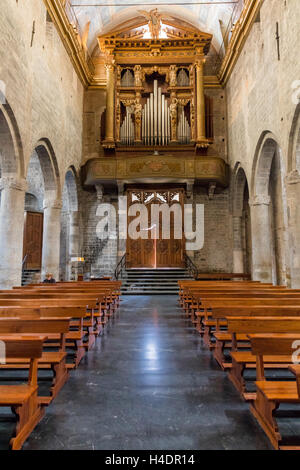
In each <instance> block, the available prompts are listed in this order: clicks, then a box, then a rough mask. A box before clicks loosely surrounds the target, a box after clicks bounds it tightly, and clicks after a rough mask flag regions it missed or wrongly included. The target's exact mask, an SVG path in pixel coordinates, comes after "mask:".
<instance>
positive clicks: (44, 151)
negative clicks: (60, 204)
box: [34, 138, 61, 199]
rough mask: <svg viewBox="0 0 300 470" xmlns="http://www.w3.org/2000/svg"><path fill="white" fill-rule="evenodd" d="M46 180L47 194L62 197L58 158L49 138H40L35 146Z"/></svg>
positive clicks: (57, 197)
mask: <svg viewBox="0 0 300 470" xmlns="http://www.w3.org/2000/svg"><path fill="white" fill-rule="evenodd" d="M34 151H35V152H36V154H37V156H38V159H39V162H40V166H41V170H42V174H43V180H44V188H45V196H48V197H49V196H51V195H52V197H53V199H60V197H61V187H60V177H59V169H58V164H57V159H56V155H55V152H54V150H53V147H52V145H51V143H50V141H49V139H46V138H43V139H40V140H39V141H38V142H37V143H36V145H35V147H34Z"/></svg>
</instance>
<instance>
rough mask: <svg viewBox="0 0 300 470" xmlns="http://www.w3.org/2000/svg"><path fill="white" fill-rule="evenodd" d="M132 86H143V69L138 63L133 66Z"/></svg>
mask: <svg viewBox="0 0 300 470" xmlns="http://www.w3.org/2000/svg"><path fill="white" fill-rule="evenodd" d="M134 86H136V87H142V86H143V71H142V67H141V66H140V65H136V66H135V67H134Z"/></svg>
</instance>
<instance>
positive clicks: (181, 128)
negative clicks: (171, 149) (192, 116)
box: [177, 107, 191, 144]
mask: <svg viewBox="0 0 300 470" xmlns="http://www.w3.org/2000/svg"><path fill="white" fill-rule="evenodd" d="M177 136H178V142H179V143H180V144H189V143H190V139H191V128H190V125H189V123H188V120H187V118H186V116H185V112H184V108H183V107H181V109H180V110H179V112H178V131H177Z"/></svg>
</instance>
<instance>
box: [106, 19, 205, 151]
mask: <svg viewBox="0 0 300 470" xmlns="http://www.w3.org/2000/svg"><path fill="white" fill-rule="evenodd" d="M168 21H169V22H168V26H167V29H166V31H165V33H166V36H164V37H163V38H160V37H156V38H155V40H154V39H153V38H152V39H150V38H146V37H145V35H144V30H143V27H141V24H140V23H138V22H137V25H136V27H135V26H134V25H132V26H130V27H129V29H128V30H123V29H122V30H120V31H119V32H118V31H113V32H112V33H108V34H106V35H103V36H100V37H99V38H98V41H99V46H100V49H101V51H102V52H103V57H105V64H106V71H107V81H106V84H107V85H106V97H107V98H106V101H107V107H106V127H105V137H104V139H103V140H102V145H103V147H104V149H107V150H108V151H109V152H111V151H112V149H115V148H117V147H124V146H125V147H126V146H128V147H131V146H135V147H137V146H138V147H148V146H149V147H153V146H154V147H155V146H168V145H172V146H176V145H189V146H192V145H194V146H195V147H196V150H200V152H201V151H202V149H207V148H208V147H209V145H210V144H211V143H212V137H211V135H207V132H208V131H207V129H212V126H209V125H208V123H207V120H206V98H207V97H206V96H205V93H204V85H205V82H204V63H205V56H206V54H207V53H208V51H209V47H210V44H211V40H212V36H211V35H210V34H207V33H203V32H202V31H200V30H198V29H196V28H194V27H193V26H192V25H190V26H189V27H188V28H187V29H186V25H183V24H181V25H179V24H177V23H176V24H175V23H174V24H173V23H172V21H173V20H171V23H172V25H171V23H170V20H168ZM160 24H161V23H160ZM165 26H166V25H165ZM210 109H211V108H210ZM141 150H142V149H141Z"/></svg>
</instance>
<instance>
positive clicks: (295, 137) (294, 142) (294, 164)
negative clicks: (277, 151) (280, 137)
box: [288, 103, 300, 173]
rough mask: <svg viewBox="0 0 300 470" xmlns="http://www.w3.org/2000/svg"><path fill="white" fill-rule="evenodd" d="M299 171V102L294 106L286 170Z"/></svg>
mask: <svg viewBox="0 0 300 470" xmlns="http://www.w3.org/2000/svg"><path fill="white" fill-rule="evenodd" d="M295 170H296V171H298V173H300V103H299V104H298V105H297V107H296V111H295V114H294V117H293V121H292V126H291V131H290V135H289V148H288V171H289V172H292V171H295Z"/></svg>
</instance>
